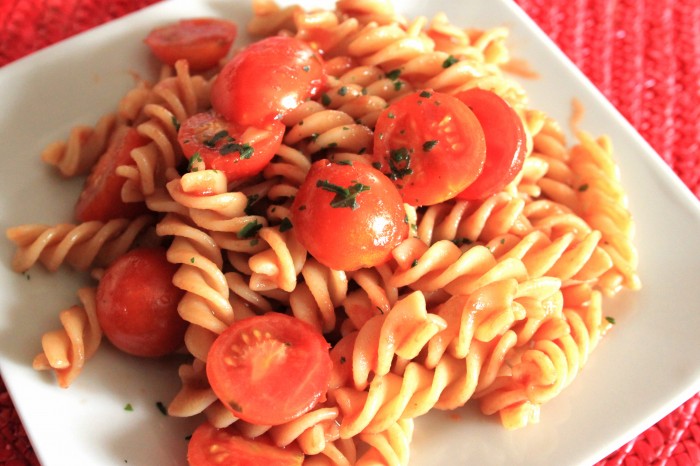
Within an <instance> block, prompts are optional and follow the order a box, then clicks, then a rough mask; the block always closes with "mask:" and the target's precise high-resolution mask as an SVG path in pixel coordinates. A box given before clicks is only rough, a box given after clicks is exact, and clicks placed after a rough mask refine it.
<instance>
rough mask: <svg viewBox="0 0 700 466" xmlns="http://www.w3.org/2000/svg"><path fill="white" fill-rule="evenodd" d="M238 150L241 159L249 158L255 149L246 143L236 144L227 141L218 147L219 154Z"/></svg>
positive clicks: (232, 152)
mask: <svg viewBox="0 0 700 466" xmlns="http://www.w3.org/2000/svg"><path fill="white" fill-rule="evenodd" d="M236 152H238V153H239V154H240V155H241V158H242V159H249V158H251V157H252V156H253V153H254V152H255V149H254V148H253V146H251V145H250V144H248V143H243V144H238V143H237V142H228V143H226V144H224V145H223V146H221V147H220V148H219V154H221V155H229V154H234V153H236Z"/></svg>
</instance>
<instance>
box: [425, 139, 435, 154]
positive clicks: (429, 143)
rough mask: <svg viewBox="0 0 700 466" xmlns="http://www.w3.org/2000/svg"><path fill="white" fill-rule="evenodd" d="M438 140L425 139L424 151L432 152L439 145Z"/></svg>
mask: <svg viewBox="0 0 700 466" xmlns="http://www.w3.org/2000/svg"><path fill="white" fill-rule="evenodd" d="M437 143H438V141H437V139H433V140H432V141H425V142H424V143H423V151H424V152H430V150H431V149H432V148H433V147H435V146H436V145H437Z"/></svg>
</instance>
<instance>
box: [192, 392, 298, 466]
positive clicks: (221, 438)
mask: <svg viewBox="0 0 700 466" xmlns="http://www.w3.org/2000/svg"><path fill="white" fill-rule="evenodd" d="M290 382H291V381H290ZM303 460H304V454H303V453H302V452H301V451H300V450H299V449H298V448H297V447H296V446H294V445H290V446H288V447H286V448H280V447H278V446H276V445H274V444H272V442H270V441H269V439H268V438H267V437H266V436H260V437H257V438H255V439H248V438H245V437H242V436H241V435H240V434H239V433H238V432H237V430H236V428H235V427H233V426H231V427H227V428H224V429H217V428H216V427H214V426H212V425H211V424H209V422H206V421H205V422H204V423H202V424H200V425H199V427H197V428H196V429H195V431H194V433H193V434H192V438H191V439H190V443H189V445H188V446H187V462H188V463H189V465H190V466H222V465H226V466H259V465H264V464H269V465H275V466H301V464H302V462H303Z"/></svg>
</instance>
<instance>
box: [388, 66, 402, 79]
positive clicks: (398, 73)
mask: <svg viewBox="0 0 700 466" xmlns="http://www.w3.org/2000/svg"><path fill="white" fill-rule="evenodd" d="M399 76H401V70H400V69H398V68H397V69H395V70H391V71H389V72H388V73H387V74H386V77H387V78H388V79H391V80H392V81H394V80H396V79H399Z"/></svg>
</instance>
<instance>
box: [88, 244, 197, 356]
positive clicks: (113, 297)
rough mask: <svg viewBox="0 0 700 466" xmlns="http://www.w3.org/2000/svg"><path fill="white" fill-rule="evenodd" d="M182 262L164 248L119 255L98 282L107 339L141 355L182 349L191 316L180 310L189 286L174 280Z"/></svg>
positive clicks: (99, 315)
mask: <svg viewBox="0 0 700 466" xmlns="http://www.w3.org/2000/svg"><path fill="white" fill-rule="evenodd" d="M176 270H177V265H175V264H171V263H169V262H168V261H167V260H166V258H165V250H164V249H162V248H152V249H151V248H140V249H133V250H132V251H130V252H127V253H126V254H124V255H123V256H121V257H119V258H118V259H117V260H116V261H114V262H113V263H112V264H111V265H110V266H109V268H107V271H106V272H105V274H104V276H103V277H102V279H101V280H100V284H99V285H98V287H97V304H96V306H97V308H96V313H97V319H98V321H99V323H100V327H102V331H103V332H104V334H105V336H106V337H107V339H108V340H109V341H110V342H111V343H112V344H113V345H114V346H116V347H117V348H119V349H120V350H122V351H124V352H126V353H129V354H133V355H136V356H145V357H158V356H163V355H166V354H169V353H171V352H173V351H174V350H176V349H178V348H179V347H180V346H181V345H182V342H183V338H184V334H185V330H186V328H187V322H185V321H184V320H183V319H182V318H181V317H180V315H179V314H178V313H177V305H178V303H179V302H180V298H182V295H183V293H184V291H182V290H181V289H179V288H177V287H176V286H175V285H173V284H172V278H173V275H174V274H175V271H176Z"/></svg>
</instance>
